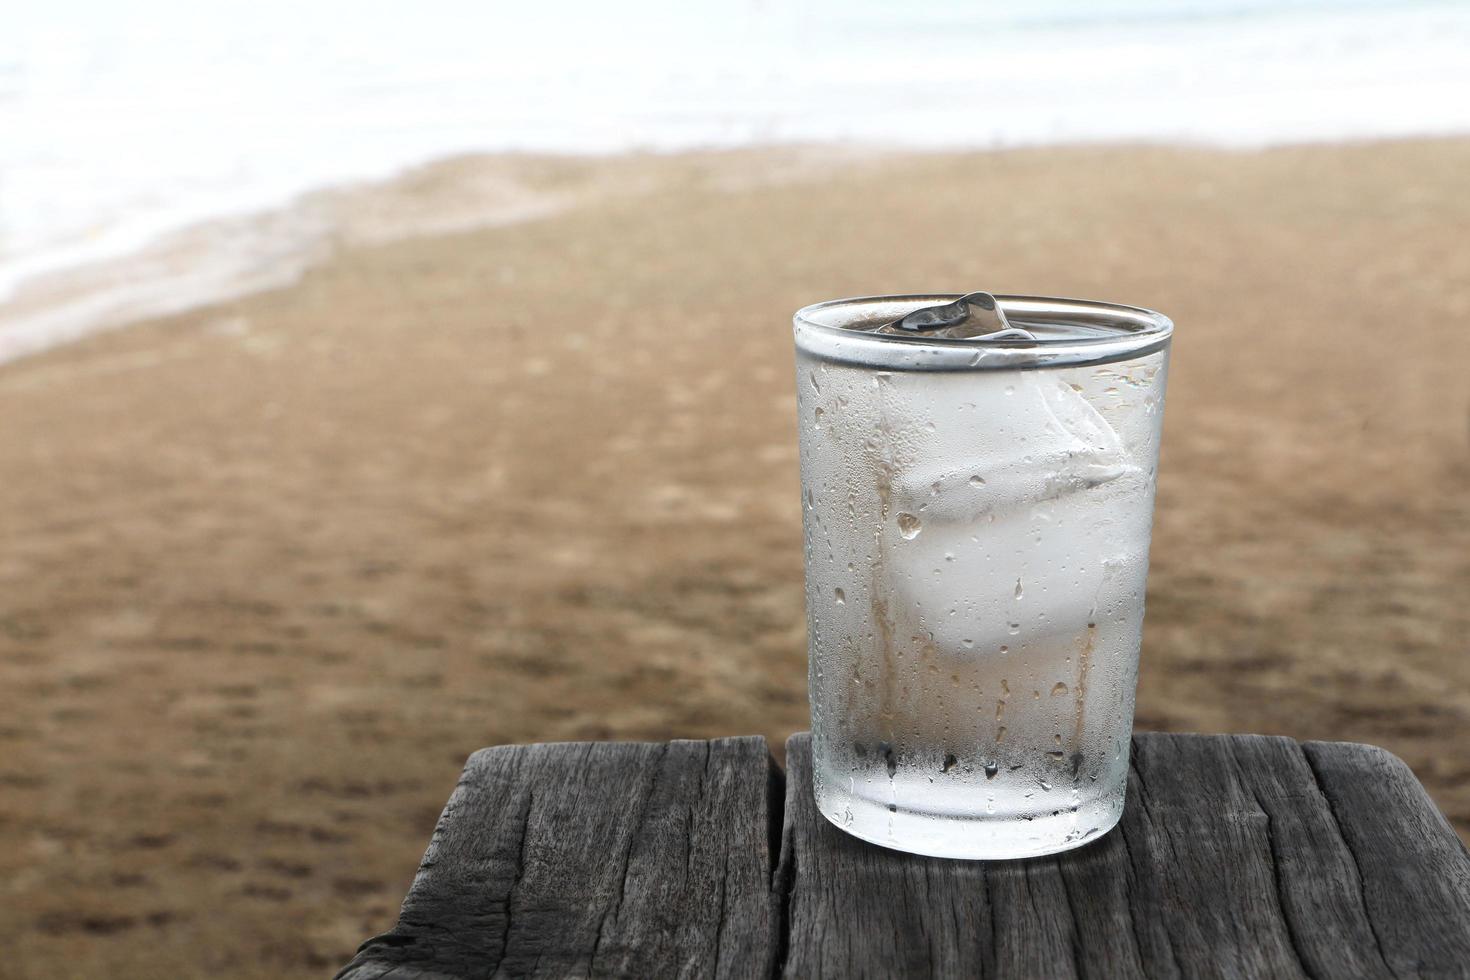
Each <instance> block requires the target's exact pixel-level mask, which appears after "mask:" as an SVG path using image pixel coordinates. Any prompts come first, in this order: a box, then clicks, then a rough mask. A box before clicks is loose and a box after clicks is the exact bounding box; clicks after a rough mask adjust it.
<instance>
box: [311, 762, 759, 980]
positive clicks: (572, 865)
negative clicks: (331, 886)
mask: <svg viewBox="0 0 1470 980" xmlns="http://www.w3.org/2000/svg"><path fill="white" fill-rule="evenodd" d="M779 781H780V772H779V770H777V769H776V767H775V764H774V762H773V761H772V760H771V757H770V753H769V752H768V751H767V748H766V743H765V740H764V739H761V738H736V739H718V740H715V741H710V742H670V743H667V744H650V743H621V744H619V743H604V744H597V743H567V744H554V745H528V746H508V747H504V748H494V749H484V750H481V751H480V752H477V753H475V754H474V755H473V756H471V757H470V760H469V762H468V764H467V765H466V766H465V770H464V774H463V776H462V777H461V779H460V782H459V785H458V787H456V789H455V791H454V794H453V795H452V796H451V797H450V799H449V803H448V805H447V806H446V807H445V808H444V814H443V816H442V817H441V818H440V820H439V825H438V827H437V828H436V829H435V831H434V836H433V840H432V841H431V843H430V844H429V849H428V852H427V853H426V854H425V855H424V859H423V863H422V864H421V866H420V868H419V873H418V876H417V877H416V878H415V879H414V883H413V886H412V888H410V890H409V893H408V897H407V898H406V899H405V900H404V903H403V909H402V912H401V914H400V916H399V920H398V924H397V925H396V926H395V927H394V928H393V929H392V930H391V931H390V932H388V933H386V934H384V935H382V936H379V937H377V938H375V939H371V940H369V941H368V942H367V943H365V944H364V945H363V946H362V948H361V949H360V950H359V951H358V954H357V956H356V958H354V959H353V961H352V962H351V963H350V964H348V966H347V967H346V968H344V969H343V970H342V971H341V973H340V974H338V976H339V977H342V978H352V980H369V978H388V977H393V978H408V977H414V978H429V977H522V976H544V977H553V976H554V977H609V976H626V977H749V976H768V975H769V974H770V971H771V963H772V961H773V958H774V955H775V946H776V938H777V932H778V929H777V923H776V921H775V920H774V919H773V917H772V915H771V901H770V892H769V885H770V871H771V866H772V855H773V853H774V852H773V850H772V846H771V844H772V840H771V827H772V818H773V816H774V813H775V811H776V809H779V806H780V782H779Z"/></svg>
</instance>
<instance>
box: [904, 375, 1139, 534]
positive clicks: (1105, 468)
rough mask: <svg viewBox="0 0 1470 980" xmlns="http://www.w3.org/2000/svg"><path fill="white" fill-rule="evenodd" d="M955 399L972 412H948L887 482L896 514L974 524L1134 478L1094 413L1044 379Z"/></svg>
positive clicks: (1061, 385) (1019, 380) (1026, 378)
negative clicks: (996, 514) (986, 517)
mask: <svg viewBox="0 0 1470 980" xmlns="http://www.w3.org/2000/svg"><path fill="white" fill-rule="evenodd" d="M963 397H964V399H965V400H966V402H967V403H968V404H973V405H974V408H973V409H972V410H970V411H968V412H965V413H962V412H959V411H953V412H950V413H949V415H948V417H947V418H946V419H945V420H944V425H943V426H936V428H935V429H934V431H932V432H927V433H926V434H925V435H923V436H921V437H919V438H918V442H917V444H916V445H914V446H913V447H912V448H911V450H910V452H909V454H908V455H909V458H911V459H913V460H915V462H914V463H913V464H912V465H909V466H906V467H904V468H903V469H902V470H901V471H900V472H899V473H897V474H895V479H894V481H893V489H894V500H895V509H896V511H898V512H906V513H918V512H920V511H922V516H923V518H924V520H925V521H926V522H928V521H932V520H939V521H954V522H962V523H973V522H974V521H975V520H976V519H977V518H980V517H982V516H983V515H985V514H987V513H991V512H994V511H998V510H1002V509H1008V508H1015V507H1023V506H1025V505H1028V504H1033V503H1036V502H1038V501H1041V500H1045V499H1050V498H1055V497H1059V496H1061V495H1063V494H1067V493H1071V492H1074V491H1077V490H1086V489H1090V488H1092V487H1097V486H1101V485H1102V484H1104V483H1108V482H1110V481H1113V480H1116V479H1118V478H1120V477H1123V476H1125V475H1128V474H1129V473H1130V472H1137V470H1138V467H1136V466H1134V465H1133V464H1132V463H1130V462H1129V459H1128V453H1127V451H1126V450H1125V448H1124V446H1123V443H1122V440H1121V439H1119V438H1118V435H1117V433H1116V432H1114V431H1113V428H1112V426H1110V425H1109V424H1108V423H1107V420H1106V419H1104V418H1103V417H1102V416H1101V415H1099V414H1098V412H1097V409H1095V408H1093V407H1092V405H1091V404H1089V403H1088V401H1087V399H1085V398H1083V397H1082V396H1081V395H1080V394H1078V393H1077V392H1075V391H1073V390H1072V388H1071V386H1070V385H1068V384H1066V383H1065V382H1063V381H1062V380H1060V379H1059V378H1055V377H1051V376H1048V375H1047V374H1046V373H1045V372H1039V371H1038V372H1025V373H1021V374H1019V375H1017V376H1016V377H1015V379H1014V381H1011V382H1008V384H1007V388H1006V389H1002V388H1000V386H999V385H992V384H987V385H986V386H985V388H982V389H980V390H979V391H975V390H967V391H966V392H965V393H964V395H963ZM943 407H944V408H950V407H955V408H957V407H958V406H943Z"/></svg>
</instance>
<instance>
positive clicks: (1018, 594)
mask: <svg viewBox="0 0 1470 980" xmlns="http://www.w3.org/2000/svg"><path fill="white" fill-rule="evenodd" d="M1025 594H1026V590H1025V589H1023V588H1021V580H1020V579H1019V578H1018V579H1016V598H1017V599H1019V598H1021V596H1023V595H1025Z"/></svg>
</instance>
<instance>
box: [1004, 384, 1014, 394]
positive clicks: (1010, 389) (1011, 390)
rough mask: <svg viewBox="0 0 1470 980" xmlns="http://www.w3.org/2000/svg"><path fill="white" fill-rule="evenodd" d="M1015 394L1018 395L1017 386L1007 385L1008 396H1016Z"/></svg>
mask: <svg viewBox="0 0 1470 980" xmlns="http://www.w3.org/2000/svg"><path fill="white" fill-rule="evenodd" d="M1015 393H1016V386H1015V385H1006V394H1007V395H1014V394H1015Z"/></svg>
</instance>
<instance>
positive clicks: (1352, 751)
mask: <svg viewBox="0 0 1470 980" xmlns="http://www.w3.org/2000/svg"><path fill="white" fill-rule="evenodd" d="M1303 749H1304V750H1305V753H1306V759H1307V761H1308V762H1309V763H1310V765H1311V769H1312V772H1313V773H1314V775H1315V776H1316V779H1317V785H1318V788H1319V789H1320V791H1321V792H1322V793H1323V794H1324V795H1325V796H1326V797H1327V799H1328V801H1329V802H1330V803H1331V804H1332V814H1333V817H1334V819H1335V820H1336V822H1337V829H1338V830H1340V833H1341V839H1342V840H1343V841H1345V842H1346V845H1347V847H1348V848H1349V849H1350V851H1351V854H1352V859H1353V862H1354V870H1355V872H1356V875H1357V879H1358V887H1359V890H1360V892H1361V895H1362V898H1363V902H1364V905H1365V907H1366V910H1367V915H1368V918H1369V920H1370V921H1371V923H1372V929H1373V935H1374V937H1375V939H1376V940H1377V942H1378V944H1379V946H1380V948H1381V951H1382V956H1383V958H1384V960H1386V961H1387V964H1388V966H1389V968H1390V969H1391V970H1392V971H1393V972H1394V974H1395V975H1397V976H1400V977H1411V976H1434V977H1470V856H1467V854H1466V850H1465V845H1464V844H1463V843H1462V842H1461V841H1460V839H1459V838H1458V837H1457V836H1456V835H1455V832H1454V830H1453V829H1451V827H1450V825H1449V821H1447V820H1445V818H1444V814H1442V813H1440V812H1439V809H1438V808H1437V807H1435V805H1434V802H1433V801H1432V800H1430V799H1429V794H1427V793H1425V792H1424V787H1423V786H1421V785H1420V784H1419V781H1418V780H1417V779H1415V778H1414V774H1413V773H1412V772H1410V771H1409V767H1408V766H1406V765H1405V764H1404V763H1403V760H1401V759H1399V758H1398V756H1395V755H1393V754H1391V753H1389V752H1385V751H1384V750H1383V749H1380V748H1377V747H1376V746H1372V745H1353V744H1349V743H1345V742H1307V743H1306V744H1305V745H1303Z"/></svg>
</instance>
